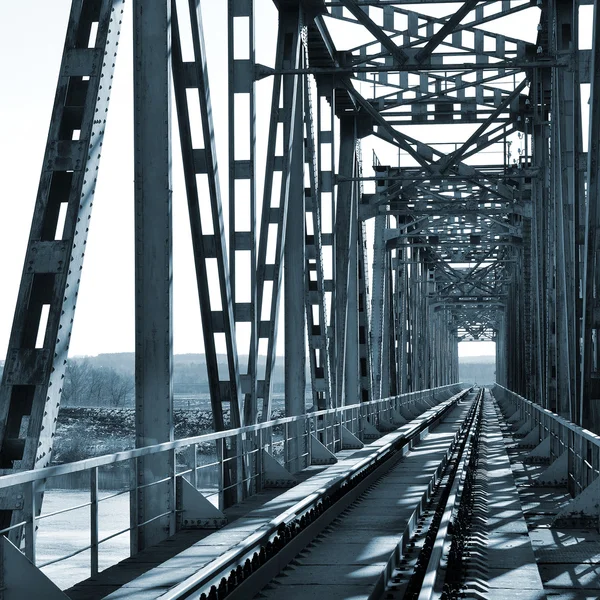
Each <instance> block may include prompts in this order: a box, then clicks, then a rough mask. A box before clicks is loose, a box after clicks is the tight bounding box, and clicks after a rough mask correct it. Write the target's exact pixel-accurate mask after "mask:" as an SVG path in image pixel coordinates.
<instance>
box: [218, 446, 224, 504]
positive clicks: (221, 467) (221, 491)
mask: <svg viewBox="0 0 600 600" xmlns="http://www.w3.org/2000/svg"><path fill="white" fill-rule="evenodd" d="M217 459H218V461H219V480H218V484H219V508H220V509H221V510H223V508H225V490H224V489H223V488H224V486H225V438H219V439H218V440H217Z"/></svg>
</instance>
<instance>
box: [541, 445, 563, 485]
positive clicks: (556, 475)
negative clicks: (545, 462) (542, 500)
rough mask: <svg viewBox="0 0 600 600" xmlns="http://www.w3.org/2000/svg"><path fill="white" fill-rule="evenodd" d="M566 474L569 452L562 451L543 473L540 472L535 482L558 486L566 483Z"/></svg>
mask: <svg viewBox="0 0 600 600" xmlns="http://www.w3.org/2000/svg"><path fill="white" fill-rule="evenodd" d="M568 476H569V453H568V452H563V453H562V454H561V455H560V456H559V457H558V458H557V459H556V460H555V461H554V462H553V463H552V464H551V465H550V466H549V467H548V468H547V469H546V470H545V471H544V472H543V473H540V475H539V476H538V478H537V479H536V480H535V483H536V485H548V486H556V487H559V486H563V485H566V484H567V479H568Z"/></svg>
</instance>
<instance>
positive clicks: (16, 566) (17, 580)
mask: <svg viewBox="0 0 600 600" xmlns="http://www.w3.org/2000/svg"><path fill="white" fill-rule="evenodd" d="M0 553H1V555H0V561H1V563H2V599H3V600H23V599H24V598H43V599H44V600H69V597H68V596H67V595H66V594H64V593H63V592H62V591H61V590H60V589H59V588H58V587H57V586H56V585H55V584H54V583H52V581H50V579H48V577H46V575H44V574H43V573H42V572H41V571H40V570H39V569H38V568H37V567H36V566H35V565H33V564H32V563H31V562H29V560H28V559H27V558H26V557H25V556H24V555H23V554H22V553H21V552H20V551H19V550H18V548H17V547H16V546H14V545H13V544H12V543H11V542H10V541H9V540H8V539H7V538H5V537H4V536H2V537H1V538H0Z"/></svg>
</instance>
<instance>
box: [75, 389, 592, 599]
mask: <svg viewBox="0 0 600 600" xmlns="http://www.w3.org/2000/svg"><path fill="white" fill-rule="evenodd" d="M473 395H474V394H471V395H470V399H472V398H473ZM470 404H471V402H470V401H468V402H462V403H460V404H458V405H457V406H455V407H454V408H453V409H451V410H450V411H449V412H448V413H447V414H446V416H445V418H444V420H443V421H442V422H441V423H440V424H439V425H437V426H436V428H435V429H432V430H431V431H426V432H425V433H424V434H422V435H421V438H422V439H421V441H419V442H418V444H417V445H416V446H414V447H412V448H411V449H410V450H409V451H408V453H407V454H406V455H405V456H404V458H402V459H401V460H400V461H399V462H397V463H396V464H395V465H394V466H393V467H392V468H391V471H389V472H388V473H387V474H386V475H385V476H384V477H382V478H381V479H380V480H379V481H378V482H377V483H376V484H375V485H372V486H371V487H370V488H369V489H368V491H367V492H366V493H364V494H363V495H362V496H360V498H359V500H358V501H355V502H354V503H353V504H351V506H350V507H349V508H348V509H346V510H344V511H343V512H342V513H341V514H340V515H339V517H338V518H337V519H336V520H335V521H333V522H332V523H331V524H330V525H329V526H328V527H327V528H326V529H325V530H324V531H323V533H322V534H321V535H319V536H318V537H317V538H316V539H315V540H314V542H313V543H311V544H310V545H309V546H308V547H307V548H305V549H304V550H302V551H301V552H300V554H298V555H297V556H296V559H295V560H294V561H293V563H291V564H290V565H288V566H287V567H286V568H285V569H283V570H282V571H281V572H280V573H279V575H277V577H275V579H274V580H273V581H271V583H270V584H269V585H268V586H267V587H266V588H264V589H263V590H262V592H261V594H260V597H261V598H269V599H270V598H273V599H275V598H285V599H286V600H295V599H299V600H300V599H302V600H304V599H307V600H310V598H317V597H318V598H321V597H323V598H331V599H344V600H346V599H350V598H351V599H352V600H358V599H363V598H364V599H366V598H371V597H374V596H373V590H374V588H375V587H376V585H377V584H378V583H379V584H380V583H381V574H382V572H383V571H384V569H385V568H386V565H388V561H389V559H390V557H391V556H392V555H393V553H394V552H395V551H396V549H397V547H398V545H399V544H401V543H402V534H403V532H404V531H405V528H406V525H407V523H408V521H409V519H411V518H414V516H415V509H416V507H417V506H421V508H422V506H423V505H422V500H423V498H425V497H426V495H424V494H425V492H426V491H427V489H428V487H430V486H431V481H432V477H433V476H434V473H435V472H436V470H437V469H438V465H439V463H440V460H441V458H442V456H443V455H444V454H445V453H446V452H447V448H448V444H449V442H450V440H451V438H452V437H453V436H454V435H455V433H456V431H457V427H458V424H459V423H460V422H462V421H463V420H464V419H465V417H466V414H467V412H468V407H469V405H470ZM428 413H431V411H427V412H426V413H424V414H423V415H422V416H421V417H420V418H419V420H421V419H424V418H425V416H426V415H427V414H428ZM414 427H415V421H413V422H411V423H409V424H407V425H405V426H403V427H401V428H399V429H398V430H396V431H394V432H391V433H388V434H387V435H385V436H383V437H381V438H380V439H378V440H376V441H374V442H373V443H371V444H368V445H367V446H365V447H364V448H363V449H362V450H358V451H357V450H346V451H342V452H341V453H339V454H338V455H337V457H338V463H337V464H335V465H331V466H329V467H311V468H309V469H307V470H305V471H303V472H302V473H300V474H299V478H300V480H301V481H300V483H299V484H298V485H296V486H295V487H294V488H292V489H289V490H285V491H283V492H282V491H281V490H267V491H265V492H263V493H261V494H259V495H257V496H255V497H252V498H250V499H248V500H246V501H245V502H243V503H241V504H240V505H238V506H236V507H233V508H232V509H229V510H228V511H227V512H228V516H229V518H230V521H231V522H230V523H229V524H228V525H227V526H226V527H224V528H223V529H221V530H218V531H212V532H211V531H186V532H181V533H179V534H178V535H176V536H175V537H173V538H171V539H170V540H168V541H167V542H165V543H163V544H161V545H160V546H159V547H157V548H154V549H150V550H148V551H145V552H143V553H141V554H139V555H138V556H136V557H134V558H131V559H129V560H127V561H124V562H123V563H121V564H120V565H116V566H115V567H113V568H111V569H108V570H107V571H105V572H103V573H101V574H100V575H99V576H98V578H97V579H96V580H87V581H85V582H82V583H81V584H79V585H78V586H75V587H74V588H72V589H71V590H69V591H68V592H67V593H68V595H69V597H70V598H72V599H73V600H83V599H86V600H91V599H96V598H104V597H108V598H111V599H112V600H115V599H119V600H120V599H122V598H127V599H128V600H149V599H155V598H158V597H160V596H161V595H162V594H163V593H165V592H166V591H167V590H169V589H170V588H172V587H173V586H175V585H177V584H179V583H180V582H182V581H184V580H185V579H186V578H187V577H190V576H191V575H193V574H194V573H196V572H198V571H199V570H200V569H201V568H202V567H205V566H206V565H208V564H209V563H211V561H213V560H215V559H216V558H218V557H219V556H222V555H223V554H224V553H225V552H227V551H229V550H231V549H232V548H234V547H235V546H236V545H237V544H239V543H240V542H242V541H243V540H245V539H246V538H247V537H248V536H249V535H250V534H252V533H254V532H256V531H257V530H259V529H260V528H261V527H264V526H265V525H266V524H267V523H268V522H269V521H270V520H271V519H273V518H274V517H276V516H278V515H280V514H281V513H283V512H284V511H286V510H287V509H289V508H290V507H292V506H293V505H294V504H296V503H297V502H298V501H300V500H302V499H304V498H305V497H307V496H308V495H309V494H311V493H313V492H315V491H316V490H319V489H320V488H322V487H324V486H326V485H328V484H330V483H331V482H332V481H335V480H337V479H338V478H340V477H343V476H344V475H345V474H347V473H348V472H349V471H350V470H351V469H352V468H353V467H354V466H355V465H356V464H357V463H359V462H360V461H361V460H363V459H364V458H365V457H368V456H370V455H373V453H375V452H377V450H378V449H381V448H382V447H383V446H385V445H386V444H388V443H390V442H391V441H393V440H397V439H398V438H400V437H401V436H403V435H406V433H407V432H408V431H410V430H411V428H414ZM517 428H518V426H515V425H513V426H512V427H511V426H510V425H508V424H507V423H506V422H505V421H504V417H503V415H502V413H501V411H500V409H499V406H498V404H496V403H495V401H494V399H493V396H492V395H491V394H490V392H488V391H486V393H485V401H484V410H483V428H482V434H481V444H480V447H479V449H478V456H479V457H480V458H479V463H480V464H479V466H478V467H477V469H478V473H479V474H478V475H477V481H478V484H477V485H478V488H477V489H478V492H477V493H478V498H479V500H480V501H481V502H480V507H481V504H484V505H485V507H484V509H483V511H481V512H480V513H479V517H478V519H477V526H476V531H475V535H474V536H471V538H470V539H471V542H470V544H471V545H470V547H469V548H468V550H469V558H468V559H466V561H465V566H466V570H467V571H468V573H469V576H468V583H467V587H466V589H464V592H465V593H466V594H467V597H471V595H473V596H478V597H486V598H504V597H507V596H508V595H510V596H511V598H514V599H515V600H541V599H543V598H546V597H549V596H547V594H550V595H551V597H552V598H557V599H559V600H575V599H579V598H582V599H583V598H585V599H588V598H597V597H600V567H599V566H598V563H599V562H600V535H599V534H598V532H596V531H591V530H590V529H575V530H574V529H569V530H561V529H550V524H551V522H552V520H553V519H554V517H555V516H556V514H557V513H558V511H559V509H560V507H561V506H562V505H563V504H564V503H565V502H566V501H567V500H568V499H569V496H568V494H566V492H565V490H564V489H563V488H547V487H546V488H540V487H539V486H538V485H537V484H536V482H535V478H536V477H537V475H538V474H539V473H540V472H541V471H542V470H543V469H545V468H546V465H539V464H535V465H532V464H528V462H527V461H526V460H525V456H526V455H527V454H528V452H529V450H528V449H526V448H525V449H524V448H518V447H517V441H518V439H517V438H515V437H514V431H516V429H517ZM509 457H510V460H509ZM473 539H475V540H476V541H475V542H473V541H472V540H473ZM400 574H401V570H400ZM401 579H402V577H401V576H400V577H399V578H397V580H401ZM390 597H392V596H390ZM393 597H396V596H393ZM398 597H401V596H398Z"/></svg>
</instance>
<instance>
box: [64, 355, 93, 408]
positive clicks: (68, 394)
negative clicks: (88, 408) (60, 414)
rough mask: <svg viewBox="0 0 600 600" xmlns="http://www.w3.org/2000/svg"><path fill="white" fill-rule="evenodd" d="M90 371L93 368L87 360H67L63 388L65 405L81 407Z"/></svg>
mask: <svg viewBox="0 0 600 600" xmlns="http://www.w3.org/2000/svg"><path fill="white" fill-rule="evenodd" d="M92 371H93V368H92V366H91V365H90V363H89V362H88V361H87V360H74V359H71V360H69V362H68V363H67V369H66V371H65V384H64V386H63V402H64V403H65V405H71V406H74V405H81V404H83V403H84V402H85V400H87V396H88V393H89V386H90V378H91V372H92Z"/></svg>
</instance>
